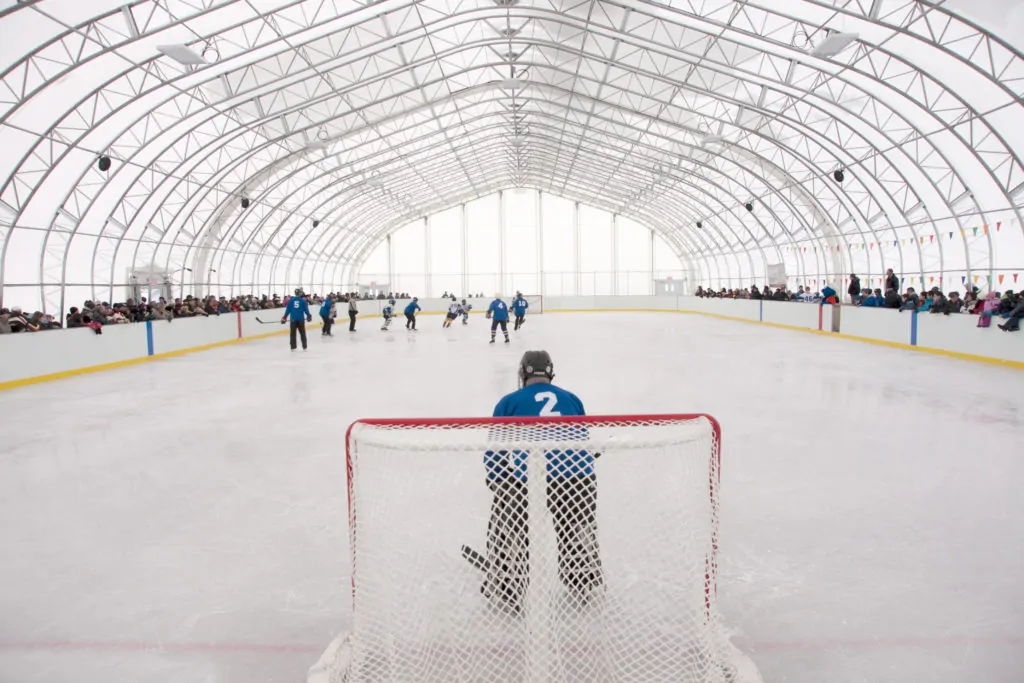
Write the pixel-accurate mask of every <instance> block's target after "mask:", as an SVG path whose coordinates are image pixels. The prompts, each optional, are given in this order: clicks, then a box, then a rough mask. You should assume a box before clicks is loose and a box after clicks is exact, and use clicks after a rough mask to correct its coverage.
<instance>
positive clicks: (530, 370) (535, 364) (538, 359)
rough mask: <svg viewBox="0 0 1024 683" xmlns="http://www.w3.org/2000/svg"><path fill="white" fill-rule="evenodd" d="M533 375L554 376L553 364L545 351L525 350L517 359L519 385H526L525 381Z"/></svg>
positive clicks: (548, 377)
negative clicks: (520, 358) (521, 356)
mask: <svg viewBox="0 0 1024 683" xmlns="http://www.w3.org/2000/svg"><path fill="white" fill-rule="evenodd" d="M534 377H546V378H547V379H548V380H552V379H554V378H555V364H554V363H553V362H552V361H551V356H550V354H548V352H547V351H527V352H526V353H524V354H523V359H522V360H521V361H519V386H521V387H523V386H526V381H527V380H528V379H531V378H534Z"/></svg>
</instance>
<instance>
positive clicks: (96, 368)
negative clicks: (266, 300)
mask: <svg viewBox="0 0 1024 683" xmlns="http://www.w3.org/2000/svg"><path fill="white" fill-rule="evenodd" d="M318 327H323V325H321V324H313V325H309V326H308V327H307V328H306V329H316V328H318ZM283 334H288V330H275V331H273V332H264V333H262V334H254V335H251V336H248V337H242V338H241V339H225V340H224V341H219V342H213V343H211V344H203V345H202V346H190V347H188V348H186V349H175V350H174V351H164V352H163V353H154V354H153V355H152V356H139V357H138V358H128V359H126V360H118V361H114V362H112V363H102V364H100V365H90V366H88V367H84V368H74V369H71V370H62V371H60V372H51V373H49V374H46V375H37V376H35V377H23V378H21V379H12V380H9V381H7V382H0V391H5V390H7V389H16V388H18V387H25V386H29V385H32V384H42V383H43V382H52V381H54V380H58V379H64V378H66V377H75V376H77V375H87V374H90V373H93V372H100V371H102V370H115V369H117V368H124V367H128V366H130V365H138V364H139V363H146V362H148V361H151V360H162V359H164V358H174V357H176V356H184V355H186V354H189V353H196V352H197V351H208V350H210V349H215V348H218V347H221V346H231V345H232V344H238V343H240V342H247V341H254V340H257V339H266V338H268V337H277V336H280V335H283Z"/></svg>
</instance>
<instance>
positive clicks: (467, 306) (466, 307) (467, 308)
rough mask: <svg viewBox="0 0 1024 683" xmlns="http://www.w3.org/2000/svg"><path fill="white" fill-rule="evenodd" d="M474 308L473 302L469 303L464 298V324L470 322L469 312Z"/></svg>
mask: <svg viewBox="0 0 1024 683" xmlns="http://www.w3.org/2000/svg"><path fill="white" fill-rule="evenodd" d="M472 310H473V304H467V303H466V300H465V299H463V300H462V324H463V325H468V324H469V312H470V311H472Z"/></svg>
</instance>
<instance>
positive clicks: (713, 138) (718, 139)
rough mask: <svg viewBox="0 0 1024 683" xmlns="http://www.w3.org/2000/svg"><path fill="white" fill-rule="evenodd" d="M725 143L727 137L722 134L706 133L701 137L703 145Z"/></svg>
mask: <svg viewBox="0 0 1024 683" xmlns="http://www.w3.org/2000/svg"><path fill="white" fill-rule="evenodd" d="M724 143H725V138H723V137H722V136H721V135H710V134H709V135H705V136H704V137H702V138H701V139H700V144H701V147H707V146H708V145H721V144H724Z"/></svg>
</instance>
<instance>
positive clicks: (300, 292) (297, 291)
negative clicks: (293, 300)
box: [295, 287, 302, 296]
mask: <svg viewBox="0 0 1024 683" xmlns="http://www.w3.org/2000/svg"><path fill="white" fill-rule="evenodd" d="M295 296H302V287H296V288H295Z"/></svg>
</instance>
